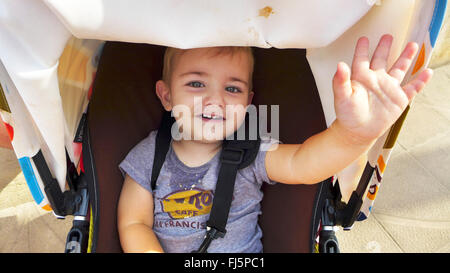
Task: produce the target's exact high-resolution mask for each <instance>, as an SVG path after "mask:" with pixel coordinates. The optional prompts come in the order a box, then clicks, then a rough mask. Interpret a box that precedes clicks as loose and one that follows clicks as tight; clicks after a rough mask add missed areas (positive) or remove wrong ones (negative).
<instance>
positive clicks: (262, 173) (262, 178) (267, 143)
mask: <svg viewBox="0 0 450 273" xmlns="http://www.w3.org/2000/svg"><path fill="white" fill-rule="evenodd" d="M279 143H281V142H280V141H279V140H276V139H273V138H261V144H260V146H259V152H258V155H257V156H256V159H255V162H254V163H255V164H254V174H255V177H256V181H257V182H258V184H262V183H263V182H266V183H268V184H271V185H273V184H275V183H276V181H273V180H270V179H269V177H268V175H267V170H266V154H267V151H270V150H272V149H276V148H277V145H275V146H273V147H272V145H273V144H279Z"/></svg>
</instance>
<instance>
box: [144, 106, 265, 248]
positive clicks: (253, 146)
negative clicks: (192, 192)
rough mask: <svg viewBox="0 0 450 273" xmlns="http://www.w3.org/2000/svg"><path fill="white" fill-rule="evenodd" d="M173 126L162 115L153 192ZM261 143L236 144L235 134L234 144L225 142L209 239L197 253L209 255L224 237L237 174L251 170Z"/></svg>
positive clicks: (243, 141) (258, 141) (238, 142)
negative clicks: (241, 170)
mask: <svg viewBox="0 0 450 273" xmlns="http://www.w3.org/2000/svg"><path fill="white" fill-rule="evenodd" d="M246 119H248V117H246ZM174 122H175V119H174V118H173V117H172V116H171V115H170V112H165V113H164V114H163V118H162V121H161V126H160V128H159V129H158V133H157V134H156V142H155V158H154V160H153V169H152V178H151V187H152V190H154V189H155V187H156V180H157V179H158V176H159V173H160V171H161V168H162V165H163V163H164V160H165V158H166V155H167V152H168V150H169V147H170V141H171V139H172V136H171V128H172V124H173V123H174ZM246 136H248V135H247V134H246ZM260 142H261V141H260V139H259V137H258V138H257V139H256V140H237V133H236V132H235V134H234V140H224V141H223V144H222V151H221V154H220V169H219V174H218V179H217V184H216V189H215V193H214V198H213V205H212V208H211V213H210V216H209V220H208V221H207V222H206V225H207V231H206V236H205V239H204V241H203V243H202V244H201V246H200V248H199V249H198V250H197V251H195V252H206V250H207V249H208V247H209V245H210V244H211V242H212V240H214V239H217V238H219V237H223V236H225V233H226V229H225V227H226V224H227V221H228V214H229V212H230V207H231V200H232V198H233V192H234V184H235V180H236V174H237V171H238V170H239V169H243V168H245V167H248V166H249V165H250V164H251V163H252V162H253V161H254V160H255V158H256V156H257V154H258V151H259V146H260Z"/></svg>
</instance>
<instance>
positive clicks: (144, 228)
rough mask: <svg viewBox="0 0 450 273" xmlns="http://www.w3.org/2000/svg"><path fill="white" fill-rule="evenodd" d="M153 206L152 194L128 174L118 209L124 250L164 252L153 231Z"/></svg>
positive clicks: (121, 242)
mask: <svg viewBox="0 0 450 273" xmlns="http://www.w3.org/2000/svg"><path fill="white" fill-rule="evenodd" d="M153 206H154V205H153V196H152V194H151V193H150V192H149V191H147V190H146V189H144V188H143V187H141V186H140V185H139V184H138V183H137V182H136V181H134V180H133V179H132V178H131V177H130V176H128V175H127V176H126V177H125V181H124V184H123V187H122V191H121V193H120V199H119V205H118V209H117V224H118V230H119V237H120V244H121V245H122V249H123V250H124V252H141V253H142V252H157V253H162V252H164V250H163V249H162V247H161V244H160V243H159V241H158V238H157V237H156V235H155V233H154V232H153Z"/></svg>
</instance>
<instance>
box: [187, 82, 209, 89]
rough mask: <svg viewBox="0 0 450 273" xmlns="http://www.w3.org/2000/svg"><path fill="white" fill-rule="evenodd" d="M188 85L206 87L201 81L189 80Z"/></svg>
mask: <svg viewBox="0 0 450 273" xmlns="http://www.w3.org/2000/svg"><path fill="white" fill-rule="evenodd" d="M187 85H188V86H190V87H194V88H200V87H205V85H204V84H203V83H201V82H189V83H188V84H187Z"/></svg>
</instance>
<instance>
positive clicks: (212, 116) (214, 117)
mask: <svg viewBox="0 0 450 273" xmlns="http://www.w3.org/2000/svg"><path fill="white" fill-rule="evenodd" d="M198 117H201V118H202V120H203V121H212V120H215V121H223V120H225V118H224V117H222V116H219V115H215V114H214V113H212V114H201V115H199V116H198Z"/></svg>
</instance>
